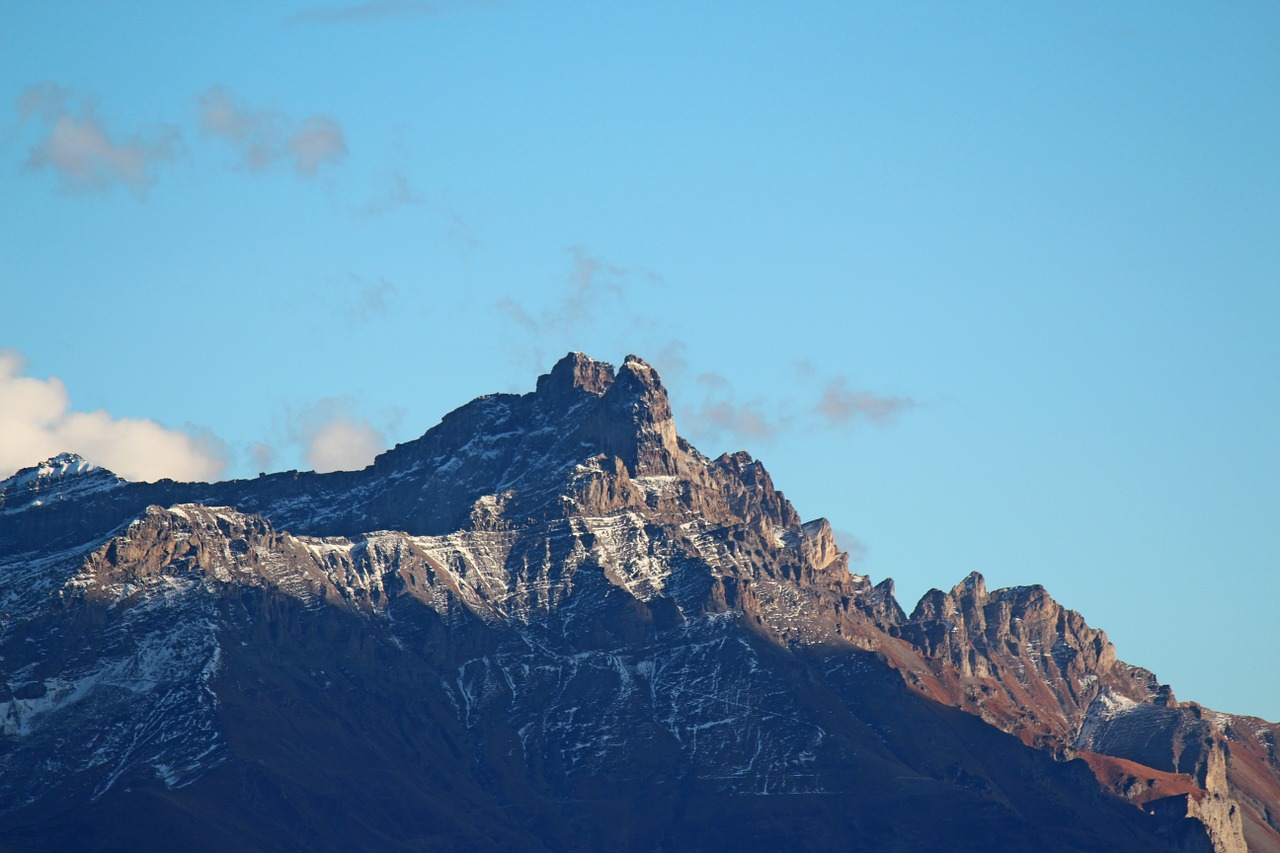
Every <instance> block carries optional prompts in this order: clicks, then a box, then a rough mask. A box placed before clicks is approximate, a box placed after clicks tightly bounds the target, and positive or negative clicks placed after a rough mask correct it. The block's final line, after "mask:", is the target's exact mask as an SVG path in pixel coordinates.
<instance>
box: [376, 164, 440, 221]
mask: <svg viewBox="0 0 1280 853" xmlns="http://www.w3.org/2000/svg"><path fill="white" fill-rule="evenodd" d="M426 201H427V200H426V199H425V198H423V196H422V195H421V194H420V193H419V192H418V191H417V190H415V189H414V188H413V185H412V184H411V183H409V178H408V177H407V176H406V175H405V174H404V172H399V171H396V172H392V173H391V175H390V176H389V178H388V180H387V181H386V185H385V186H384V187H383V188H382V189H381V190H380V191H379V192H378V193H377V194H376V195H374V196H373V198H371V199H369V200H368V201H367V202H365V203H364V204H363V205H362V206H361V207H360V214H361V215H362V216H385V215H386V214H388V213H390V212H392V211H393V210H396V209H397V208H401V207H421V206H422V205H424V204H426Z"/></svg>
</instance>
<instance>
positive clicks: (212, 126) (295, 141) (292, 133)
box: [197, 86, 347, 177]
mask: <svg viewBox="0 0 1280 853" xmlns="http://www.w3.org/2000/svg"><path fill="white" fill-rule="evenodd" d="M197 103H198V106H199V108H200V125H201V128H202V129H203V130H204V132H205V133H206V134H208V135H209V136H213V137H216V138H218V139H221V140H223V141H224V142H227V143H228V144H230V145H231V146H232V147H234V148H235V149H236V151H237V152H238V153H239V155H240V166H241V167H242V168H244V169H248V170H250V171H261V170H263V169H266V168H268V167H270V166H272V165H274V164H275V163H277V162H280V161H288V162H291V163H292V164H293V168H294V170H295V171H296V172H298V174H300V175H303V176H304V177H311V176H313V175H315V174H316V173H318V172H319V171H320V169H321V167H323V166H332V165H336V164H338V163H340V162H342V160H344V159H345V158H346V156H347V142H346V135H345V134H344V132H343V130H342V125H341V124H339V123H338V122H337V121H335V120H334V119H332V118H329V117H328V116H324V115H313V116H309V117H307V118H305V119H303V120H302V121H301V122H296V121H294V120H293V119H291V118H289V117H288V116H285V115H282V114H280V113H274V112H271V111H269V110H255V109H251V108H249V107H246V106H244V105H243V104H241V103H240V101H239V100H238V99H237V97H236V96H235V95H234V94H233V93H232V92H231V91H229V90H228V89H226V88H225V87H222V86H214V87H213V88H211V89H208V90H206V91H205V92H204V93H203V94H201V95H200V97H199V98H198V101H197Z"/></svg>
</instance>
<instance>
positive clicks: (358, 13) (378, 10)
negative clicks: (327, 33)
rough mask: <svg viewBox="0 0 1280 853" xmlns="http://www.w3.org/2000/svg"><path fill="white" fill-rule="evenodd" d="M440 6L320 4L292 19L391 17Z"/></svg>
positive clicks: (379, 0)
mask: <svg viewBox="0 0 1280 853" xmlns="http://www.w3.org/2000/svg"><path fill="white" fill-rule="evenodd" d="M440 11H441V9H440V6H438V5H437V4H435V3H426V2H423V0H368V2H365V3H351V4H347V5H342V6H316V7H314V8H311V9H304V10H303V11H301V12H299V13H298V14H296V15H294V16H293V17H292V18H290V19H289V21H290V23H294V24H350V23H360V22H363V21H380V20H386V19H388V18H420V17H429V16H431V15H438V14H440Z"/></svg>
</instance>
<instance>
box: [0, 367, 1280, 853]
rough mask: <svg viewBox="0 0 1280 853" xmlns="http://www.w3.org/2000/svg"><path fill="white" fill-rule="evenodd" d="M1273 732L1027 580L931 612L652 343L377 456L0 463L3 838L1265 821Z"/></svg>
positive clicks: (1025, 831)
mask: <svg viewBox="0 0 1280 853" xmlns="http://www.w3.org/2000/svg"><path fill="white" fill-rule="evenodd" d="M1278 735H1280V726H1277V725H1275V724H1272V723H1268V722H1265V721H1263V720H1260V719H1257V718H1253V717H1243V716H1231V715H1226V714H1220V713H1216V712H1213V711H1210V710H1209V709H1207V708H1203V707H1201V706H1199V705H1197V704H1195V703H1190V702H1179V701H1178V700H1177V699H1176V698H1175V696H1174V695H1173V692H1172V691H1171V689H1170V688H1169V687H1168V686H1165V685H1161V684H1159V683H1158V681H1157V679H1156V678H1155V676H1153V675H1152V674H1151V673H1150V672H1148V671H1146V670H1143V669H1141V668H1139V667H1135V666H1131V665H1129V664H1126V663H1124V662H1122V661H1120V660H1119V659H1118V658H1117V657H1116V654H1115V650H1114V648H1113V647H1112V645H1111V643H1110V642H1109V641H1108V640H1107V637H1106V635H1105V634H1104V633H1103V632H1101V631H1099V630H1097V629H1094V628H1092V627H1090V626H1089V625H1088V624H1087V623H1086V622H1085V621H1084V619H1083V617H1081V616H1080V614H1078V613H1075V612H1073V611H1070V610H1067V609H1065V608H1063V607H1062V606H1061V605H1059V604H1058V603H1057V602H1055V601H1054V600H1053V599H1052V598H1051V597H1050V596H1049V595H1048V593H1047V592H1046V591H1045V590H1044V589H1043V588H1041V587H1038V586H1031V587H1017V588H1013V589H1005V590H996V591H989V590H987V588H986V585H985V583H984V581H983V579H982V577H981V576H979V575H977V574H974V575H970V576H969V577H967V578H965V579H963V580H962V581H961V582H960V583H959V584H958V585H956V586H955V588H953V589H952V590H950V591H949V592H943V591H940V590H932V591H930V592H929V593H927V594H926V595H925V596H924V597H923V598H922V599H921V600H920V602H919V604H917V605H916V607H915V608H914V610H913V611H912V612H911V613H910V614H909V615H908V614H907V613H906V612H905V611H904V610H903V609H902V608H901V607H900V606H899V604H898V602H897V601H896V600H895V598H894V595H893V585H892V582H891V581H884V582H882V583H879V584H876V585H873V584H872V583H871V582H870V580H869V579H867V578H865V577H862V576H859V575H856V574H852V573H850V571H849V567H848V557H847V555H846V554H844V553H842V552H841V551H840V550H839V548H838V547H837V546H836V544H835V540H834V536H833V533H832V530H831V527H830V525H829V524H828V523H827V522H826V520H825V519H817V520H814V521H809V522H803V521H802V520H801V518H800V517H799V516H798V515H797V514H796V512H795V510H794V509H793V508H792V506H791V505H790V504H789V503H788V502H787V500H786V499H785V498H784V496H783V495H782V493H781V492H779V491H778V490H777V489H775V488H774V485H773V482H772V480H771V478H770V476H769V474H768V473H767V472H766V471H765V469H764V468H763V466H762V465H761V464H760V463H759V462H757V461H755V460H753V459H752V458H751V457H750V456H749V455H748V454H746V453H735V454H726V455H723V456H720V457H718V458H715V459H711V458H708V457H706V456H704V455H703V454H701V453H699V452H698V451H697V450H696V449H695V448H694V447H693V446H692V445H690V444H689V443H688V442H687V441H685V440H684V439H683V438H681V437H680V436H679V434H678V433H677V432H676V428H675V424H674V421H673V419H672V415H671V408H670V406H669V404H668V401H667V395H666V391H665V389H664V387H663V385H662V382H661V380H660V378H659V377H658V375H657V373H656V372H655V371H654V370H653V369H652V368H651V367H650V366H648V365H647V364H645V363H644V362H643V361H641V360H640V359H638V358H635V357H628V358H627V359H626V361H625V362H624V363H623V364H622V365H621V367H619V368H617V369H616V370H615V369H614V368H613V367H612V366H610V365H608V364H604V363H601V362H597V361H593V360H592V359H590V358H587V357H586V356H584V355H581V354H578V353H573V354H570V355H568V356H566V357H565V358H564V359H562V360H561V361H560V362H559V363H557V364H556V365H555V367H554V368H553V369H552V370H551V371H550V373H548V374H547V375H545V376H542V377H540V378H539V379H538V381H537V386H536V390H535V391H533V392H531V393H528V394H524V395H513V394H497V395H491V396H486V397H481V398H479V399H477V400H474V401H473V402H471V403H468V404H467V405H465V406H463V407H461V408H460V409H458V410H456V411H454V412H452V413H450V414H449V415H447V416H446V417H445V418H444V419H443V421H442V422H441V423H440V424H439V425H438V426H436V427H434V428H433V429H431V430H429V431H428V432H427V433H426V434H425V435H423V436H422V437H421V438H419V439H416V440H414V441H410V442H407V443H405V444H401V445H398V446H396V447H395V448H394V449H392V450H389V451H387V452H385V453H383V454H381V455H380V456H379V457H378V458H377V459H376V460H375V462H374V463H373V465H371V466H369V467H368V468H366V469H364V470H362V471H354V472H337V473H331V474H316V473H299V472H292V471H291V472H286V473H282V474H271V475H264V476H259V477H258V478H256V479H253V480H241V481H230V482H223V483H175V482H171V481H161V482H158V483H131V482H127V481H125V480H122V479H121V478H119V477H116V476H115V475H113V474H111V473H110V472H108V471H105V470H103V469H101V468H97V467H95V466H93V465H92V464H90V463H89V462H87V461H85V460H82V459H80V458H79V457H76V456H74V455H70V454H64V455H62V456H59V457H55V458H54V459H51V460H48V461H46V462H44V463H41V464H39V465H36V466H34V467H32V468H28V469H25V470H23V471H20V472H18V473H17V474H15V475H14V476H12V477H10V478H9V479H7V480H5V481H3V482H2V483H0V851H28V850H48V849H77V850H86V851H123V850H133V851H137V850H143V851H146V850H172V849H179V848H180V849H184V850H187V851H191V853H196V851H220V853H221V852H222V851H269V850H271V851H274V850H296V849H307V850H317V851H330V850H332V851H349V850H433V851H434V850H458V851H462V850H530V851H568V850H595V849H617V850H623V851H665V850H672V851H674V850H681V851H683V850H708V851H711V850H776V849H795V850H815V851H821V850H877V851H879V850H885V851H925V850H958V849H973V850H977V849H981V850H987V851H1028V850H1035V851H1045V853H1051V852H1052V851H1085V850H1089V851H1135V850H1153V851H1155V850H1175V851H1232V853H1235V851H1245V850H1250V851H1255V853H1280V757H1278V756H1277V754H1276V739H1277V736H1278Z"/></svg>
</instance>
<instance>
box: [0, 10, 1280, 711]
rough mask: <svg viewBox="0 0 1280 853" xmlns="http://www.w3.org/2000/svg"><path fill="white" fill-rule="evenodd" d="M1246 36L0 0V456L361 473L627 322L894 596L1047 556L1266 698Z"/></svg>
mask: <svg viewBox="0 0 1280 853" xmlns="http://www.w3.org/2000/svg"><path fill="white" fill-rule="evenodd" d="M1277 44H1280V7H1278V6H1276V5H1275V4H1274V3H1262V2H1258V3H1247V2H1241V3H1233V4H1213V5H1211V4H1191V3H1172V4H1170V3H1162V4H1155V3H1130V4H1100V3H1099V4H1087V3H1071V4H1066V3H1062V4H1015V3H1010V4H996V3H980V4H968V5H966V6H964V7H963V8H962V7H961V6H960V5H958V4H928V3H919V4H911V5H907V4H891V3H883V4H871V3H830V2H811V3H810V2H797V3H785V4H783V3H772V4H766V3H751V2H738V3H727V2H726V3H716V2H713V3H703V4H688V3H647V4H624V3H591V4H587V3H538V4H533V3H516V2H488V3H485V2H476V3H461V2H458V3H451V2H444V0H440V2H433V3H421V2H414V0H375V2H368V3H358V4H339V3H334V4H330V5H313V4H309V3H275V4H253V5H252V6H251V5H249V4H204V3H199V4H194V3H193V4H178V3H172V4H158V3H111V4H104V3H96V2H95V3H57V2H53V3H45V4H19V3H16V2H6V3H3V4H2V5H0V198H3V199H4V204H3V205H0V299H2V302H0V347H5V348H7V349H6V350H5V352H4V354H3V355H0V468H3V469H4V471H0V473H7V472H8V471H11V470H14V469H16V468H17V467H19V466H21V465H25V464H30V463H34V462H36V461H38V460H39V459H41V458H44V457H46V456H48V455H52V453H54V452H57V451H58V450H62V449H69V450H79V451H80V452H82V453H85V454H86V455H88V456H90V457H91V458H94V459H95V461H100V462H101V463H102V464H106V465H108V466H109V467H113V468H115V469H116V470H118V471H120V472H121V473H125V474H129V475H131V476H134V477H138V478H141V477H152V478H154V477H157V476H163V475H166V474H168V475H170V476H177V477H183V476H187V477H195V476H200V477H207V476H217V477H229V476H245V475H252V474H255V473H256V472H257V471H259V470H281V469H288V468H311V467H321V468H332V467H359V466H361V465H363V464H364V463H365V462H367V461H368V458H370V457H371V456H372V454H373V453H374V452H377V451H378V450H381V449H384V448H386V447H387V446H390V444H392V443H395V442H397V441H406V440H409V439H411V438H414V437H416V436H417V435H419V434H421V433H422V432H423V431H425V430H426V429H427V428H428V427H430V426H431V425H433V424H434V423H436V422H437V421H438V420H439V418H440V417H441V416H442V415H443V414H445V413H446V412H447V411H449V410H451V409H453V408H455V407H456V406H458V405H460V404H462V403H464V402H466V401H467V400H469V399H470V398H472V397H474V396H477V395H479V394H482V393H488V392H492V391H524V390H529V389H531V388H532V387H533V383H534V380H535V377H536V376H537V374H538V373H539V372H540V371H542V370H545V369H546V368H547V367H549V366H550V364H551V363H553V362H554V361H555V359H556V358H557V357H558V356H560V355H562V354H563V353H565V352H567V351H569V350H581V351H584V352H587V353H589V354H591V355H593V356H594V357H596V358H600V359H604V360H608V361H613V362H615V363H617V362H620V361H621V360H622V358H623V357H624V356H625V355H626V354H627V353H629V352H635V353H637V354H639V355H641V356H642V357H644V358H646V359H648V360H649V361H651V362H653V363H654V364H655V365H657V366H658V367H659V369H660V370H661V372H662V374H663V376H664V378H665V380H666V382H667V385H668V386H669V387H670V389H671V393H672V397H673V406H674V410H675V413H676V418H677V425H678V426H679V427H680V429H681V431H682V433H684V434H686V435H687V436H688V437H690V438H691V439H692V440H693V441H694V443H695V444H697V445H698V446H699V447H700V448H701V449H702V450H703V451H704V452H707V453H709V454H716V453H719V452H721V451H724V450H735V449H740V448H745V449H748V450H750V451H751V452H752V453H753V454H754V455H755V456H757V457H758V458H760V459H762V460H763V461H764V462H765V464H766V466H767V467H768V468H769V470H770V471H771V472H772V474H773V476H774V479H775V481H776V482H777V483H778V485H779V486H780V487H781V488H782V489H783V490H784V491H785V492H786V494H787V495H788V496H789V497H790V498H791V499H792V501H793V502H794V503H795V504H796V506H797V508H798V509H799V511H800V512H801V514H802V515H803V516H804V517H805V518H811V517H815V516H819V515H824V516H827V517H828V518H830V519H831V520H832V523H833V524H834V525H835V526H836V528H837V529H839V530H841V531H842V532H843V534H842V535H843V536H844V537H845V541H846V542H848V543H850V544H851V545H853V550H854V552H855V556H856V557H857V562H856V564H855V568H856V569H857V570H858V571H859V572H862V573H867V574H870V575H872V577H873V579H876V580H879V579H880V578H883V577H885V576H890V577H893V578H895V580H896V581H897V583H898V590H899V597H900V599H901V600H902V601H903V603H904V606H906V607H907V608H908V609H910V607H911V606H912V604H913V603H914V601H915V599H916V598H917V597H918V596H919V595H920V594H921V593H922V592H924V591H925V590H926V589H927V588H929V587H931V586H938V587H944V588H949V587H950V586H951V585H953V584H954V583H956V582H958V581H959V580H960V579H961V578H962V577H963V576H964V575H965V574H966V573H968V572H970V571H973V570H978V571H981V572H983V573H984V574H985V575H986V577H987V580H988V584H989V585H990V586H992V587H996V586H1007V585H1014V584H1029V583H1043V584H1045V585H1046V586H1047V587H1048V588H1049V591H1050V592H1051V593H1052V594H1053V595H1054V596H1055V597H1057V598H1058V599H1059V600H1060V601H1062V602H1063V603H1064V604H1066V605H1067V606H1070V607H1073V608H1075V609H1078V610H1080V611H1081V612H1082V613H1084V615H1085V617H1086V618H1087V619H1088V620H1089V622H1090V623H1091V624H1093V625H1095V626H1098V627H1102V628H1104V629H1106V630H1107V632H1108V634H1109V635H1110V636H1111V638H1112V640H1113V641H1114V642H1115V643H1116V645H1117V648H1118V651H1119V654H1120V656H1121V657H1122V658H1124V659H1126V660H1128V661H1130V662H1132V663H1136V664H1140V665H1143V666H1146V667H1149V668H1151V669H1153V670H1154V671H1155V672H1156V673H1157V675H1158V676H1159V677H1160V678H1161V679H1162V680H1164V681H1167V682H1170V683H1172V684H1173V685H1174V688H1175V691H1176V693H1177V695H1178V696H1179V698H1181V699H1184V700H1186V699H1194V700H1197V701H1200V702H1203V703H1205V704H1207V705H1210V706H1212V707H1215V708H1218V709H1220V710H1224V711H1229V712H1238V713H1253V714H1257V715H1261V716H1265V717H1268V718H1269V719H1272V720H1276V719H1280V680H1277V679H1276V678H1275V676H1274V673H1275V672H1277V671H1280V642H1278V641H1277V637H1276V629H1275V625H1276V613H1277V607H1280V524H1278V523H1277V515H1278V514H1280V513H1278V510H1280V485H1278V484H1280V440H1278V439H1277V436H1280V402H1278V400H1277V390H1278V388H1277V385H1278V384H1280V383H1278V382H1277V380H1278V379H1280V280H1278V278H1280V52H1278V51H1276V49H1275V46H1276V45H1277ZM71 443H74V444H76V445H77V446H76V447H64V446H62V445H66V444H71Z"/></svg>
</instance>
